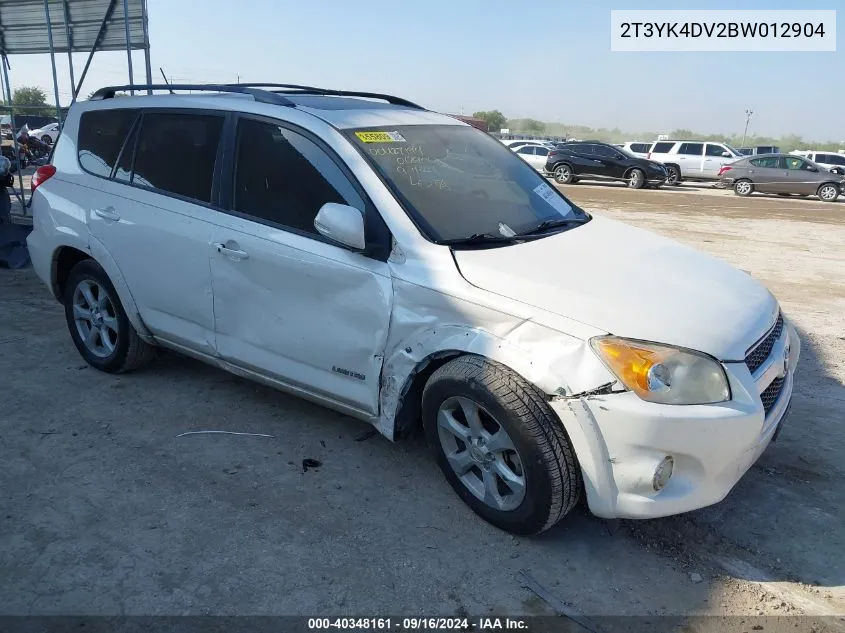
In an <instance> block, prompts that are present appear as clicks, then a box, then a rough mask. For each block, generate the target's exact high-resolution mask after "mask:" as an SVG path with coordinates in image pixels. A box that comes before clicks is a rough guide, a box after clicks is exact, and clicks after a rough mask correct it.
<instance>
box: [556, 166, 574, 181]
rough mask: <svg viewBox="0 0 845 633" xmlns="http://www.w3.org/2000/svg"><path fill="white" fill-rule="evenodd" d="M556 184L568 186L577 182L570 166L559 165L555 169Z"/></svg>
mask: <svg viewBox="0 0 845 633" xmlns="http://www.w3.org/2000/svg"><path fill="white" fill-rule="evenodd" d="M554 174H555V182H558V183H560V184H562V185H568V184H570V183H572V182H574V181H575V177H574V176H573V174H572V167H570V166H569V165H558V166H557V167H555V171H554Z"/></svg>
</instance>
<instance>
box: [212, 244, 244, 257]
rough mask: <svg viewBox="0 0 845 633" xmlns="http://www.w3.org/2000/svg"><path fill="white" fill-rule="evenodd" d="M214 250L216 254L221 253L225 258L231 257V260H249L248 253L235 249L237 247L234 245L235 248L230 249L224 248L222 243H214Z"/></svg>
mask: <svg viewBox="0 0 845 633" xmlns="http://www.w3.org/2000/svg"><path fill="white" fill-rule="evenodd" d="M214 248H216V249H217V252H218V253H223V254H224V255H225V256H226V257H231V258H232V259H249V253H247V252H246V251H242V250H241V249H239V248H237V245H235V248H232V247H230V246H226V244H224V243H223V242H216V243H215V244H214Z"/></svg>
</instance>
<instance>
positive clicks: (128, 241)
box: [28, 84, 800, 534]
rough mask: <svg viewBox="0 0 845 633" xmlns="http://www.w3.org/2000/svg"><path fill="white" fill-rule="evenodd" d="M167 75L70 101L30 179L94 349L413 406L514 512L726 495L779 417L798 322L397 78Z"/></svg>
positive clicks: (438, 446)
mask: <svg viewBox="0 0 845 633" xmlns="http://www.w3.org/2000/svg"><path fill="white" fill-rule="evenodd" d="M144 88H145V87H137V86H136V87H135V88H134V89H135V90H138V91H140V90H144ZM154 88H155V89H156V90H160V89H167V87H166V86H157V87H154ZM172 88H173V89H174V91H176V92H175V94H172V95H160V96H158V95H156V96H134V97H131V96H130V97H122V98H119V99H115V98H112V97H113V96H114V94H115V92H116V91H118V90H122V91H126V90H128V87H125V86H124V87H114V88H106V89H103V90H101V91H99V92H98V93H97V94H96V95H95V98H94V99H93V100H91V101H87V102H81V103H77V104H75V105H73V106H72V107H71V108H70V111H69V112H68V116H67V121H66V123H65V127H64V132H63V133H62V135H61V136H60V137H59V140H58V142H57V144H56V148H55V153H54V155H53V162H52V164H51V165H49V166H45V167H41V168H40V169H39V170H38V172H37V173H36V175H35V177H34V178H33V181H32V182H33V184H32V187H33V210H34V228H33V231H32V233H31V234H30V236H29V238H28V245H29V250H30V254H31V257H32V262H33V265H34V267H35V270H36V272H37V274H38V275H39V277H40V278H41V279H43V281H44V282H45V283H46V285H47V287H48V288H49V289H50V291H51V292H52V293H53V295H54V296H55V297H56V299H58V300H59V301H61V302H62V303H63V304H64V306H65V314H66V318H67V326H68V328H69V331H70V336H71V337H72V339H73V342H74V344H75V345H76V347H77V349H78V350H79V353H80V354H81V355H82V357H83V358H84V359H85V360H86V361H87V362H88V363H89V364H91V365H92V366H93V367H95V368H97V369H100V370H102V371H105V372H126V371H130V370H133V369H137V368H139V367H141V366H142V365H144V364H145V363H147V362H148V361H150V360H152V359H153V357H154V356H155V352H156V349H157V348H158V347H165V348H170V349H172V350H176V351H179V352H182V353H185V354H188V355H190V356H193V357H195V358H199V359H202V360H204V361H206V362H208V363H211V364H213V365H216V366H218V367H221V368H223V369H225V370H227V371H230V372H233V373H236V374H238V375H240V376H246V377H249V378H252V379H255V380H259V381H262V382H265V383H267V384H270V385H272V386H275V387H277V388H279V389H282V390H286V391H289V392H291V393H294V394H297V395H299V396H302V397H305V398H309V399H311V400H313V401H316V402H319V403H322V404H324V405H326V406H328V407H331V408H333V409H336V410H338V411H341V412H344V413H346V414H349V415H351V416H354V417H356V418H360V419H362V420H366V421H367V422H369V423H371V424H372V425H374V426H375V428H376V429H378V430H379V431H380V432H381V433H382V434H383V435H384V436H386V437H387V438H389V439H390V440H397V439H399V438H401V437H404V436H406V435H407V434H408V433H409V432H410V431H412V430H413V429H415V428H416V427H418V426H419V425H420V424H422V427H423V428H424V429H425V432H426V434H427V437H428V440H429V442H430V443H431V445H432V447H433V450H434V452H435V454H436V457H437V461H438V464H439V466H440V468H441V469H442V471H443V473H444V474H445V476H446V478H447V479H448V481H449V483H450V484H451V485H452V487H453V488H454V489H455V491H456V492H457V494H458V495H460V496H461V498H462V499H463V500H464V501H465V502H466V503H467V504H468V505H469V506H470V507H471V508H472V509H473V510H474V511H475V512H476V513H478V514H479V515H480V516H482V517H483V518H484V519H486V520H488V521H490V522H491V523H493V524H495V525H497V526H499V527H500V528H503V529H505V530H509V531H511V532H514V533H521V534H531V533H537V532H540V531H542V530H545V529H546V528H549V527H550V526H552V525H554V524H555V523H556V522H557V521H558V520H559V519H560V518H561V517H563V516H564V515H565V514H566V513H567V512H568V511H569V510H570V509H572V508H573V507H574V505H575V504H576V502H577V501H578V499H579V497H580V496H581V495H582V494H586V498H587V502H588V504H589V507H590V509H591V510H592V511H593V512H594V513H595V514H597V515H599V516H602V517H629V518H645V517H656V516H662V515H668V514H674V513H678V512H684V511H687V510H692V509H694V508H700V507H702V506H706V505H708V504H712V503H715V502H717V501H719V500H720V499H722V498H723V497H724V496H725V495H726V494H727V493H728V491H730V490H731V488H732V487H733V486H734V484H735V483H736V482H737V481H738V480H739V478H740V477H741V476H742V475H743V473H744V472H745V471H746V470H747V469H748V468H749V467H750V466H751V464H753V463H754V461H755V460H756V459H757V458H758V456H759V455H760V454H761V453H762V452H763V450H764V449H765V448H766V446H767V445H768V444H769V442H770V441H771V440H772V439H773V438H774V436H776V434H777V433H778V430H779V429H780V428H781V422H782V420H783V418H784V416H785V413H786V411H787V407H788V405H789V402H790V398H791V394H792V388H793V372H794V369H795V366H796V363H797V359H798V353H799V345H800V343H799V340H798V337H797V336H796V332H795V330H794V328H793V327H792V326H791V325H790V323H789V321H788V320H786V319H785V317H784V316H783V315H782V314H781V312H780V309H779V307H778V302H777V301H776V300H775V298H774V297H773V296H772V294H771V293H770V292H769V291H768V290H766V289H765V288H764V287H763V286H762V285H760V284H759V283H758V282H756V281H755V280H753V279H752V278H751V277H749V276H748V275H747V274H745V273H743V272H741V271H739V270H736V269H734V268H732V267H730V266H729V265H727V264H725V263H722V262H720V261H718V260H716V259H713V258H710V257H708V256H705V255H703V254H699V253H697V252H695V251H692V250H690V249H687V248H685V247H683V246H680V245H678V244H676V243H674V242H672V241H670V240H667V239H665V238H662V237H658V236H656V235H653V234H651V233H648V232H645V231H642V230H638V229H634V228H631V227H629V226H627V225H625V224H622V223H619V222H615V221H612V220H608V219H604V218H602V217H599V216H592V215H590V214H589V213H587V212H585V211H584V210H582V209H580V208H579V207H578V206H576V205H575V204H574V203H572V202H571V201H570V200H569V199H567V198H566V197H565V196H563V195H562V194H561V193H560V191H558V190H557V189H556V188H553V187H552V186H550V185H549V184H548V183H547V182H546V181H545V180H544V179H543V178H542V176H540V175H539V174H538V173H537V172H536V171H535V170H534V169H531V168H530V167H529V166H528V165H527V164H526V163H525V162H524V161H522V160H520V159H519V158H518V157H517V156H515V155H514V153H513V152H511V151H509V150H508V149H507V148H506V147H505V146H504V145H502V143H500V142H498V141H496V140H495V139H494V138H492V137H491V136H489V135H488V134H485V133H483V132H480V131H478V130H475V129H473V128H472V127H470V126H468V125H466V124H463V123H461V122H458V121H456V120H455V119H453V118H451V117H448V116H445V115H441V114H436V113H434V112H430V111H428V110H425V109H423V108H421V107H419V106H416V105H414V104H412V103H409V102H407V101H405V100H403V99H400V98H396V97H390V96H383V95H373V94H370V93H350V92H338V91H327V90H318V89H313V88H308V89H298V88H296V87H292V86H277V87H272V86H269V85H266V84H265V85H264V86H263V88H264V89H256V88H247V87H243V86H237V87H235V86H173V87H172ZM188 88H190V89H192V90H194V91H195V93H194V94H189V95H188V94H181V93H180V92H179V91H181V90H186V89H188ZM197 90H202V91H204V92H206V93H211V94H204V95H203V94H196V91H197ZM379 99H380V101H379ZM339 422H340V420H339ZM163 423H164V421H163ZM373 476H374V477H378V476H381V475H380V474H379V471H378V469H374V470H373ZM385 485H390V482H385ZM409 502H411V501H410V499H409ZM413 502H414V503H418V502H419V501H418V499H415V500H414V501H413ZM432 511H433V509H432Z"/></svg>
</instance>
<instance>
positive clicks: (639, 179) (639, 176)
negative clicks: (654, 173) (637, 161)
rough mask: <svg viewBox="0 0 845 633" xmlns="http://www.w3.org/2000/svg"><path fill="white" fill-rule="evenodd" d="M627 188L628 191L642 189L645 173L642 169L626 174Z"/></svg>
mask: <svg viewBox="0 0 845 633" xmlns="http://www.w3.org/2000/svg"><path fill="white" fill-rule="evenodd" d="M628 187H629V188H630V189H642V188H643V187H645V173H644V172H643V170H642V169H636V168H635V169H632V170H631V171H630V172H629V173H628Z"/></svg>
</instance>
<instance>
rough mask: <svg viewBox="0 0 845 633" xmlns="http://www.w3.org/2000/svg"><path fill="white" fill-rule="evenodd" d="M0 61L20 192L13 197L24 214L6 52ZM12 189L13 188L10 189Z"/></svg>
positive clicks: (21, 177)
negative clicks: (19, 204)
mask: <svg viewBox="0 0 845 633" xmlns="http://www.w3.org/2000/svg"><path fill="white" fill-rule="evenodd" d="M0 63H2V64H3V82H4V83H5V84H6V101H7V102H8V104H9V120H10V121H11V124H12V145H13V146H14V148H15V163H17V166H18V183H19V184H20V188H21V189H20V193H18V192H15V197H16V198H17V199H18V201H20V203H21V208H22V209H23V214H24V215H26V202H25V200H24V196H23V173H22V172H23V167H21V150H20V146H18V133H17V130H15V107H14V106H13V105H12V84H10V83H9V58H8V57H6V54H5V53H4V54H3V58H2V59H0ZM12 191H14V189H13V190H12Z"/></svg>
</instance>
